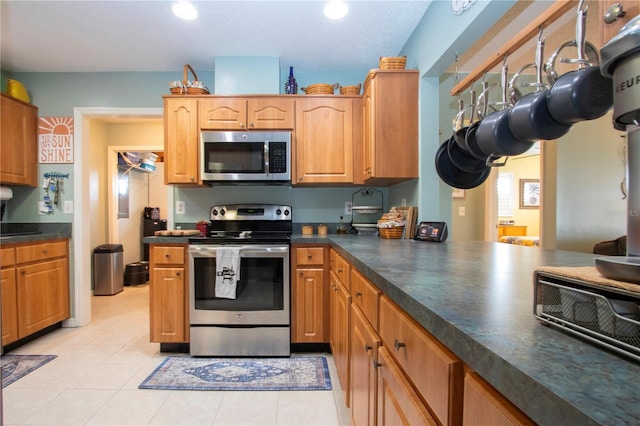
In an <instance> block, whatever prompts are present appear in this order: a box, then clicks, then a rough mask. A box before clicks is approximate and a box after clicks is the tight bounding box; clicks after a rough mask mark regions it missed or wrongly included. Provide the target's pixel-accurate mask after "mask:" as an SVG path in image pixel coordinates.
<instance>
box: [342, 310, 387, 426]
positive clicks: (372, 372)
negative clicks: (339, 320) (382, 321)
mask: <svg viewBox="0 0 640 426" xmlns="http://www.w3.org/2000/svg"><path fill="white" fill-rule="evenodd" d="M381 344H382V341H381V340H380V337H379V336H378V333H376V331H375V330H374V329H373V327H372V326H371V325H370V324H369V322H368V321H367V319H366V318H365V316H364V315H363V314H362V312H361V311H360V309H359V308H358V307H357V305H356V304H352V305H351V381H350V392H351V424H352V425H354V426H357V425H363V426H367V425H375V424H376V407H377V401H376V394H377V389H376V388H377V384H378V381H377V374H378V372H377V366H378V348H379V347H380V345H381Z"/></svg>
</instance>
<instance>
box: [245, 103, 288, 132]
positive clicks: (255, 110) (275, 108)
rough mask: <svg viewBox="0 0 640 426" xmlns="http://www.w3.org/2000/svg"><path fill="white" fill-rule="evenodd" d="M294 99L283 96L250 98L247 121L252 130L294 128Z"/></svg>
mask: <svg viewBox="0 0 640 426" xmlns="http://www.w3.org/2000/svg"><path fill="white" fill-rule="evenodd" d="M294 119H295V113H294V101H293V99H289V98H282V97H273V98H272V97H264V98H262V97H261V98H249V100H248V107H247V122H248V127H249V129H250V130H254V129H255V130H258V129H261V130H269V129H293V128H294V125H293V123H294Z"/></svg>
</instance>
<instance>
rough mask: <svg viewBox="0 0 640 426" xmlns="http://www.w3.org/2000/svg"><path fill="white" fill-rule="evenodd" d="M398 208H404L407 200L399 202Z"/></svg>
mask: <svg viewBox="0 0 640 426" xmlns="http://www.w3.org/2000/svg"><path fill="white" fill-rule="evenodd" d="M400 206H401V207H406V206H407V199H406V198H403V199H402V201H401V202H400Z"/></svg>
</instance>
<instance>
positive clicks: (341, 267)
mask: <svg viewBox="0 0 640 426" xmlns="http://www.w3.org/2000/svg"><path fill="white" fill-rule="evenodd" d="M329 264H330V265H331V270H332V271H333V272H335V274H336V275H337V276H338V279H339V280H340V281H341V282H342V284H343V285H344V286H345V287H346V288H347V289H348V290H351V279H350V275H351V271H350V268H351V265H349V262H347V261H346V260H345V258H344V257H342V256H340V255H339V254H338V252H337V251H335V250H334V249H331V252H330V253H329Z"/></svg>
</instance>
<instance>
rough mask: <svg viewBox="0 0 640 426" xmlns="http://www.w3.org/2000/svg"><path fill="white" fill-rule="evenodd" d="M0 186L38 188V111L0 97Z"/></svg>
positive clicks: (27, 105) (33, 107) (19, 102)
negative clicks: (0, 184)
mask: <svg viewBox="0 0 640 426" xmlns="http://www.w3.org/2000/svg"><path fill="white" fill-rule="evenodd" d="M0 97H1V104H0V111H2V114H0V183H2V184H3V185H25V186H32V187H36V186H38V140H37V137H38V108H37V107H36V106H34V105H31V104H28V103H26V102H23V101H21V100H19V99H15V98H13V97H11V96H9V95H5V94H4V93H2V94H0Z"/></svg>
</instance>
